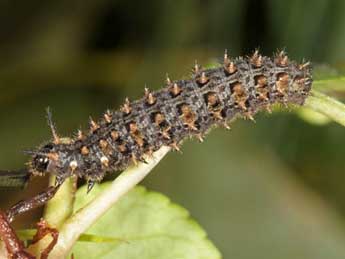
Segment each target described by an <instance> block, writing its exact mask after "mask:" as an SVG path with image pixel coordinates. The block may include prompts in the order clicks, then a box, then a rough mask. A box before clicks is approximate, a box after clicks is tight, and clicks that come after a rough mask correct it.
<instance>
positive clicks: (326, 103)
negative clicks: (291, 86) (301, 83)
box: [305, 90, 345, 126]
mask: <svg viewBox="0 0 345 259" xmlns="http://www.w3.org/2000/svg"><path fill="white" fill-rule="evenodd" d="M305 106H306V107H308V108H310V109H312V110H314V111H316V112H319V113H321V114H323V115H326V116H327V117H329V118H331V119H332V120H334V121H336V122H338V123H339V124H341V125H343V126H345V105H344V104H343V103H341V102H339V101H337V100H335V99H333V98H332V97H329V96H327V95H325V94H322V93H320V92H318V91H315V90H313V91H312V92H311V94H310V96H309V97H308V98H307V100H306V102H305Z"/></svg>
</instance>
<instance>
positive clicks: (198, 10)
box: [0, 0, 345, 259]
mask: <svg viewBox="0 0 345 259" xmlns="http://www.w3.org/2000/svg"><path fill="white" fill-rule="evenodd" d="M344 12H345V1H342V0H338V1H336V0H333V1H327V0H314V1H298V0H289V1H276V0H257V1H251V0H247V1H244V0H228V1H225V0H219V1H209V0H208V1H207V0H188V1H172V0H170V1H163V0H161V1H158V0H155V1H124V0H123V1H120V0H119V1H115V0H114V1H110V0H94V1H91V0H84V1H68V0H60V1H38V0H30V1H18V0H1V1H0V123H1V127H0V143H1V148H0V168H4V169H5V168H6V169H16V168H21V167H23V164H24V163H25V162H26V160H27V157H26V156H25V155H24V154H23V153H22V150H25V149H28V148H32V147H35V146H37V145H39V144H40V143H41V142H42V141H45V140H47V139H49V138H50V132H49V130H48V127H47V125H46V119H45V108H46V107H47V106H50V107H51V108H52V110H53V116H54V120H55V122H56V124H57V126H58V130H59V132H60V134H61V135H64V136H71V135H72V134H73V133H74V132H75V130H76V129H77V128H79V127H82V128H86V126H87V121H88V117H89V116H90V115H91V116H92V117H94V118H97V117H99V116H100V114H101V113H102V112H103V111H104V110H105V109H106V108H117V107H119V105H120V104H121V103H122V102H123V100H124V98H125V97H126V96H128V97H130V98H131V99H135V98H138V97H140V96H141V95H142V94H143V89H144V86H145V84H146V85H147V86H148V87H150V88H151V89H158V88H160V87H161V86H162V84H163V81H164V79H165V74H166V73H169V75H170V77H171V78H172V79H179V78H182V77H187V76H188V75H189V73H190V71H191V67H192V65H193V64H194V61H195V59H197V60H198V62H199V63H201V64H209V63H210V62H213V61H214V60H215V58H219V57H221V56H222V54H223V52H224V49H225V48H227V49H228V50H229V53H230V54H231V55H232V56H238V55H245V54H249V53H251V52H252V51H253V50H254V48H257V47H259V48H260V51H261V52H262V53H264V54H266V55H271V54H272V53H273V52H275V51H276V50H277V49H282V48H285V49H286V50H287V51H288V53H289V55H290V57H291V58H293V59H296V60H298V61H301V60H302V59H303V58H306V59H307V60H312V61H313V63H314V64H330V65H331V66H332V67H337V68H338V67H342V66H343V64H344V61H345V15H344ZM316 76H317V75H316ZM344 87H345V86H344ZM344 89H345V88H344ZM334 94H336V96H337V97H338V98H339V99H342V100H345V98H344V97H345V96H344V95H342V94H341V92H338V93H334ZM256 121H257V123H256V124H254V123H252V122H248V121H237V122H235V123H234V124H233V126H232V128H233V130H232V131H231V132H228V131H225V130H223V129H216V130H214V131H213V132H211V134H209V136H208V137H207V138H206V140H205V142H204V143H203V144H200V143H198V142H197V141H187V142H186V143H185V144H184V145H183V149H182V150H183V155H180V154H178V153H171V154H169V155H168V156H167V157H166V158H165V159H164V160H163V161H162V162H161V163H160V164H159V165H158V167H157V168H156V169H155V170H154V172H153V174H151V175H150V176H149V177H147V179H146V180H145V181H144V183H143V184H144V185H146V186H147V187H149V188H151V189H154V190H156V191H160V192H162V193H164V194H166V195H167V196H169V197H170V198H171V199H172V200H173V201H174V202H177V203H179V204H181V205H183V206H184V207H186V208H187V209H188V210H189V211H190V212H191V214H192V216H193V217H194V218H195V219H196V220H197V221H198V222H199V223H200V224H201V225H202V226H203V227H204V228H205V230H206V231H207V233H208V235H209V237H210V239H211V240H212V241H213V242H214V243H215V245H216V246H217V247H218V248H219V249H220V250H221V252H222V253H223V256H224V258H236V259H247V258H266V259H271V258H272V259H276V258H289V259H290V258H303V259H305V258H313V259H317V258H320V259H321V258H345V222H344V219H345V188H344V183H345V176H344V169H345V161H344V154H345V129H344V128H343V127H341V126H339V125H337V124H335V123H329V124H326V125H319V126H317V125H313V124H309V123H308V122H306V121H304V120H302V119H301V118H300V117H299V116H297V115H296V113H294V112H290V113H289V112H284V113H274V114H272V115H270V116H268V115H267V114H260V115H258V116H257V117H256ZM46 183H47V179H44V178H40V179H34V180H33V181H32V182H31V183H30V184H29V186H28V188H27V189H26V190H24V191H18V190H17V191H15V190H3V191H1V192H0V196H1V197H0V200H1V208H2V209H5V208H8V207H9V206H10V205H11V204H13V203H14V202H15V201H18V199H21V198H23V197H25V196H28V195H30V196H32V195H33V194H34V193H37V192H38V191H40V190H42V189H43V188H44V186H45V185H46ZM39 216H40V210H37V211H36V212H35V213H29V214H28V215H26V216H24V217H21V218H19V220H18V221H17V222H16V226H17V227H32V226H33V224H34V222H36V221H37V219H38V218H39Z"/></svg>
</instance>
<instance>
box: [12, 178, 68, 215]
mask: <svg viewBox="0 0 345 259" xmlns="http://www.w3.org/2000/svg"><path fill="white" fill-rule="evenodd" d="M62 183H63V181H58V182H57V183H56V184H55V186H50V187H48V188H47V189H46V190H45V191H44V192H41V193H39V194H37V195H36V196H34V197H32V198H30V199H28V200H22V201H19V202H18V203H16V204H15V205H13V206H12V207H11V208H10V209H9V210H8V211H7V212H6V214H7V218H8V221H9V222H12V221H13V220H14V217H16V216H18V215H20V214H23V213H25V212H27V211H29V210H32V209H34V208H37V207H40V206H43V205H44V204H46V203H47V202H48V201H49V200H50V199H51V198H53V197H54V195H55V193H56V192H57V191H58V189H59V187H60V186H61V185H62Z"/></svg>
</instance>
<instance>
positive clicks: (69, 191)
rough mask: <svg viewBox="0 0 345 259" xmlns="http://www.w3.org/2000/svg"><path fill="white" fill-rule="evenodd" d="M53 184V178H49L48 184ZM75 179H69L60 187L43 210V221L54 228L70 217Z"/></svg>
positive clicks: (75, 184)
mask: <svg viewBox="0 0 345 259" xmlns="http://www.w3.org/2000/svg"><path fill="white" fill-rule="evenodd" d="M54 183H55V176H51V177H50V179H49V184H50V185H53V184H54ZM76 189H77V178H76V177H70V178H68V179H66V180H65V182H64V183H63V184H62V185H61V187H60V188H59V190H58V191H57V193H56V194H55V195H54V197H53V198H52V199H51V200H50V201H49V202H48V203H47V205H46V206H45V208H44V214H43V217H44V219H45V220H46V221H47V222H48V223H49V225H51V226H52V227H54V228H58V227H60V226H61V225H62V224H63V223H64V222H65V220H66V219H67V218H68V217H70V216H71V215H72V212H73V204H74V198H75V192H76Z"/></svg>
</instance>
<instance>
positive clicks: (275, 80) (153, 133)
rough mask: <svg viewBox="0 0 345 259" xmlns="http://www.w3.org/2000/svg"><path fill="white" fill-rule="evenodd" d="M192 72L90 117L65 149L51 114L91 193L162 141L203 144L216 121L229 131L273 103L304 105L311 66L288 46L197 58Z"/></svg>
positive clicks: (72, 166)
mask: <svg viewBox="0 0 345 259" xmlns="http://www.w3.org/2000/svg"><path fill="white" fill-rule="evenodd" d="M192 70H193V74H192V76H191V78H190V79H186V80H171V79H170V78H169V77H168V76H167V77H166V81H165V86H164V88H162V89H161V90H158V91H150V90H149V89H148V88H145V90H144V95H143V97H142V98H141V99H139V100H137V101H133V102H131V101H129V99H128V98H126V100H125V102H124V104H123V105H122V106H121V108H120V109H119V110H118V111H107V112H105V113H104V115H103V117H102V118H101V119H100V120H99V121H98V122H96V121H94V120H92V119H90V131H89V132H88V133H86V134H83V133H82V132H79V133H78V134H77V137H76V139H75V141H74V142H73V143H71V144H68V145H65V147H64V146H63V145H60V146H59V143H60V142H61V141H60V139H59V137H58V136H57V134H56V130H55V127H54V125H53V123H52V121H51V115H49V114H50V113H49V112H48V122H49V125H50V127H51V129H52V133H53V138H54V143H55V144H56V145H57V146H59V148H60V151H61V150H63V149H64V148H65V150H68V151H66V152H69V154H70V156H69V157H67V158H65V159H66V160H68V159H69V160H68V163H69V164H68V166H69V170H70V173H73V174H77V175H79V176H81V177H85V178H86V179H87V181H88V190H89V191H90V190H91V189H92V187H93V186H94V183H95V182H97V181H99V180H101V179H102V178H103V176H104V174H105V172H107V171H114V170H115V171H116V170H122V169H124V168H126V167H127V166H128V165H129V164H136V163H137V161H143V160H144V158H143V157H144V155H145V154H146V155H150V154H152V152H153V151H155V150H157V149H159V148H160V147H161V146H163V145H167V146H171V147H172V148H173V149H175V150H178V151H179V150H180V144H181V142H182V141H183V140H184V139H186V138H187V137H195V138H197V139H198V140H199V141H203V138H204V135H205V134H206V132H208V131H209V129H210V128H211V127H212V126H214V125H219V126H224V127H226V128H229V126H228V122H229V121H230V120H232V119H234V118H237V117H242V118H246V119H250V120H254V118H253V117H254V115H255V113H257V112H258V111H260V110H268V111H270V107H271V105H272V104H275V103H280V104H283V105H285V104H288V103H294V104H299V105H302V104H303V102H304V100H305V98H306V97H307V95H308V93H309V90H310V86H311V83H312V79H311V69H310V66H309V63H304V64H302V65H298V64H297V63H295V62H292V61H290V60H289V59H288V57H287V55H286V54H285V52H283V51H281V52H278V53H277V54H276V55H275V56H274V57H273V58H268V57H265V56H262V55H261V54H260V53H259V51H257V50H256V51H255V52H254V53H253V54H252V55H250V56H248V57H239V58H231V57H230V56H229V54H228V52H225V53H224V57H223V60H222V63H221V65H220V66H218V67H216V68H211V69H203V68H202V67H201V66H200V65H199V64H198V63H197V62H195V65H194V67H193V69H192ZM59 148H58V149H59Z"/></svg>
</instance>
